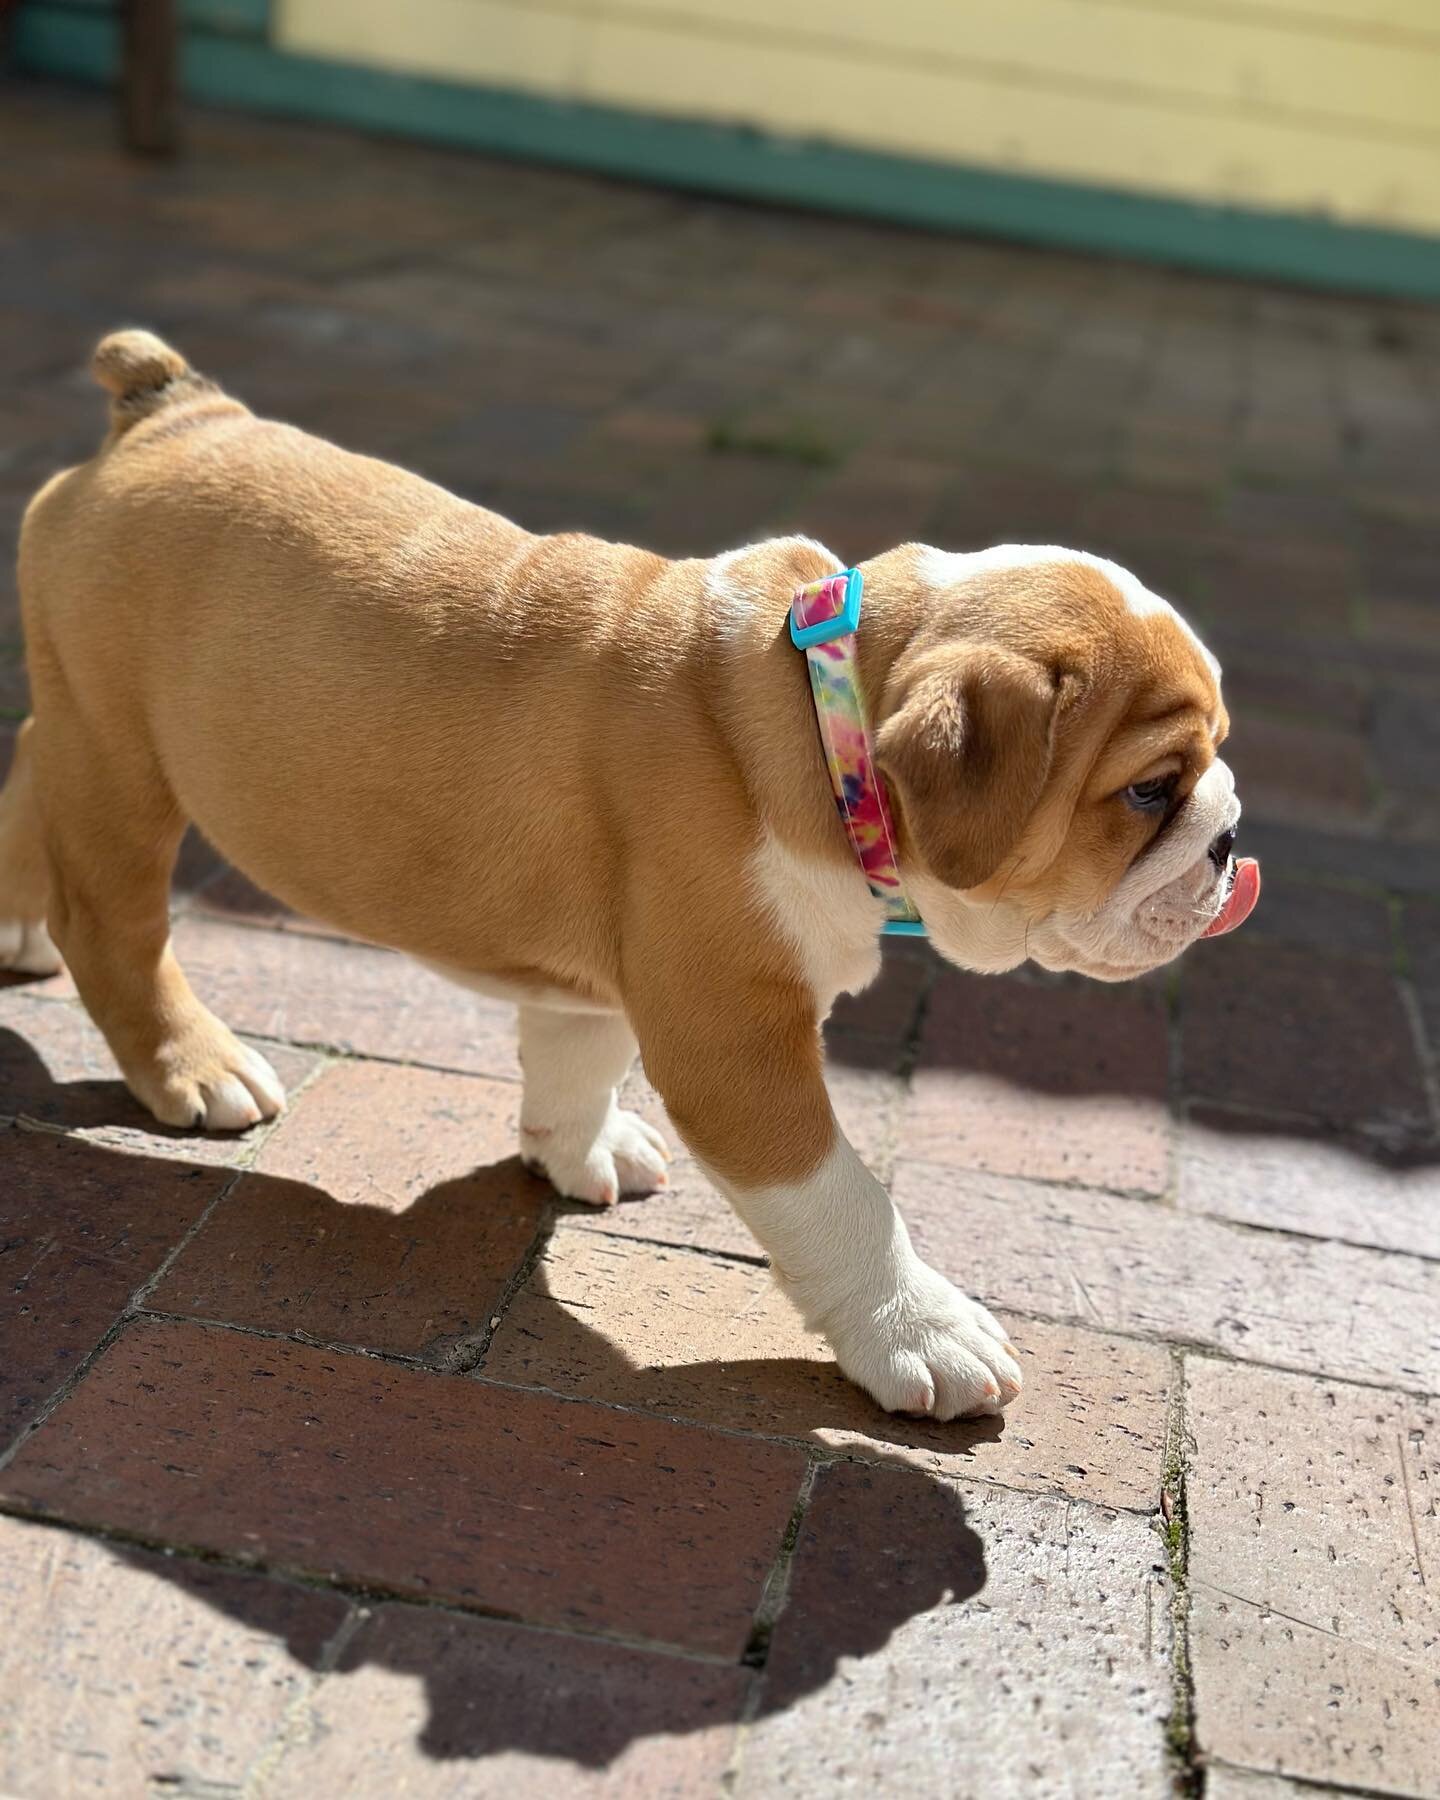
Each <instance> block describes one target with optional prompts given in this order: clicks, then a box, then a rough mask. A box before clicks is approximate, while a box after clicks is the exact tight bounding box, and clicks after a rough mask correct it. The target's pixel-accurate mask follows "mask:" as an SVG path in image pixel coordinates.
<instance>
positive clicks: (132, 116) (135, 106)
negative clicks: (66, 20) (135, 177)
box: [120, 0, 180, 156]
mask: <svg viewBox="0 0 1440 1800" xmlns="http://www.w3.org/2000/svg"><path fill="white" fill-rule="evenodd" d="M123 15H124V16H123V24H122V39H123V43H122V49H121V63H120V130H121V134H122V136H123V138H124V141H125V146H126V148H127V149H129V150H138V151H141V152H142V153H143V154H145V155H147V156H173V155H174V154H175V151H176V150H177V148H178V147H179V142H180V96H179V88H180V83H179V73H180V69H179V64H180V34H179V30H178V26H177V21H176V0H123Z"/></svg>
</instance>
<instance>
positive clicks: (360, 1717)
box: [265, 1604, 751, 1800]
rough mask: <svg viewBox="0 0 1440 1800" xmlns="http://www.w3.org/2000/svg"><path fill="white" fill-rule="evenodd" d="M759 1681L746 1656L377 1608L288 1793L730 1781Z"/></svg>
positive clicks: (631, 1790) (287, 1775)
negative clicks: (742, 1660) (709, 1658)
mask: <svg viewBox="0 0 1440 1800" xmlns="http://www.w3.org/2000/svg"><path fill="white" fill-rule="evenodd" d="M750 1686H751V1677H750V1675H749V1672H748V1670H746V1669H743V1668H741V1667H739V1666H737V1665H733V1664H732V1665H729V1666H726V1665H717V1664H715V1663H706V1662H693V1661H687V1660H686V1659H684V1658H682V1657H678V1656H665V1655H656V1654H654V1653H652V1652H649V1651H645V1650H637V1649H633V1648H631V1647H629V1646H627V1645H619V1644H611V1643H606V1642H604V1641H602V1640H599V1639H595V1638H580V1637H571V1636H565V1635H562V1634H560V1633H558V1632H553V1631H536V1630H534V1629H531V1628H527V1627H521V1626H514V1625H502V1624H499V1623H497V1622H496V1621H494V1620H490V1619H474V1618H464V1617H461V1616H460V1615H458V1614H456V1613H450V1612H439V1611H436V1610H435V1609H433V1608H420V1607H413V1606H397V1605H393V1604H391V1605H384V1606H379V1607H377V1608H375V1610H374V1612H373V1614H372V1615H371V1616H370V1617H369V1618H368V1619H367V1620H366V1621H365V1623H364V1624H363V1625H362V1626H361V1628H360V1630H359V1631H358V1632H357V1633H356V1634H355V1636H354V1637H353V1638H352V1639H351V1640H350V1642H349V1643H348V1644H347V1646H346V1648H345V1652H344V1655H343V1656H342V1658H341V1660H340V1662H339V1664H338V1666H337V1668H336V1672H335V1675H334V1677H333V1678H332V1679H331V1680H329V1681H327V1682H326V1683H325V1685H324V1687H323V1688H322V1689H321V1690H320V1692H319V1693H318V1694H317V1695H316V1697H315V1700H314V1702H313V1703H312V1705H311V1706H310V1707H309V1708H308V1709H307V1711H306V1713H305V1715H304V1716H303V1717H302V1718H301V1720H300V1721H299V1722H298V1724H297V1726H296V1728H295V1729H294V1730H292V1732H291V1734H290V1743H289V1745H288V1747H287V1749H286V1752H285V1754H284V1756H283V1758H282V1759H281V1760H280V1761H279V1763H278V1764H277V1765H276V1766H275V1768H274V1772H273V1774H272V1775H271V1776H270V1778H269V1781H268V1783H267V1786H266V1790H265V1791H266V1792H267V1793H268V1794H271V1795H274V1796H276V1797H277V1800H310V1797H311V1796H313V1795H316V1794H345V1795H347V1796H349V1797H351V1800H391V1796H393V1795H396V1794H427V1795H428V1794H437V1795H439V1794H443V1795H453V1796H456V1800H459V1796H462V1795H464V1796H471V1795H483V1796H486V1797H487V1800H489V1797H490V1796H495V1797H497V1800H503V1797H504V1796H506V1795H510V1794H514V1793H515V1792H516V1791H517V1790H518V1791H520V1792H531V1791H534V1792H537V1793H540V1792H543V1793H545V1794H546V1795H555V1796H557V1797H560V1800H568V1796H570V1795H575V1796H578V1797H581V1800H592V1797H600V1796H611V1797H612V1800H620V1797H621V1796H623V1800H632V1797H633V1796H636V1795H641V1796H645V1800H650V1797H651V1796H654V1797H655V1800H660V1797H661V1796H664V1795H670V1794H684V1793H698V1792H701V1791H705V1790H708V1789H714V1790H716V1791H718V1789H719V1786H720V1780H721V1777H722V1776H723V1775H724V1773H725V1770H726V1767H727V1765H728V1764H729V1762H730V1760H731V1757H732V1755H733V1753H734V1749H735V1743H736V1738H737V1735H738V1725H739V1720H740V1716H741V1713H742V1710H743V1708H744V1705H745V1702H746V1699H747V1698H748V1695H749V1691H750Z"/></svg>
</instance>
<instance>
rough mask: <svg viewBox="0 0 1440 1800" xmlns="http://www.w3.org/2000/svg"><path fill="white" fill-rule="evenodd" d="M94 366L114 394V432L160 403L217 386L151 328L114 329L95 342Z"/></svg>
mask: <svg viewBox="0 0 1440 1800" xmlns="http://www.w3.org/2000/svg"><path fill="white" fill-rule="evenodd" d="M90 368H91V370H92V372H93V373H94V376H95V379H96V380H97V381H98V382H99V383H100V385H101V387H103V388H104V389H105V390H106V392H107V393H108V394H109V395H110V428H111V430H112V431H113V433H114V435H115V436H116V437H119V436H121V434H122V433H124V432H126V431H128V430H129V429H130V427H131V426H132V425H138V424H139V423H140V421H141V420H142V419H148V418H149V417H150V415H151V413H154V412H158V411H159V409H160V408H161V407H162V406H168V405H170V403H171V402H172V401H174V400H178V399H181V398H190V397H192V396H193V395H194V394H195V393H196V392H198V391H200V390H203V389H207V388H210V387H212V385H213V384H212V383H210V382H208V381H206V380H205V378H204V376H203V375H197V374H196V373H195V371H194V370H193V369H192V368H191V367H190V365H189V363H187V362H186V360H185V358H184V357H183V356H182V355H181V354H180V352H179V351H178V350H172V349H171V348H170V346H169V345H168V344H166V343H164V342H162V341H161V339H159V338H158V337H156V336H155V334H154V333H153V332H151V331H112V332H111V334H110V336H109V337H107V338H102V339H101V341H100V343H99V345H98V346H97V347H96V350H95V355H94V356H93V357H92V359H91V362H90Z"/></svg>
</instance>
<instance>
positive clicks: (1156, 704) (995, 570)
mask: <svg viewBox="0 0 1440 1800" xmlns="http://www.w3.org/2000/svg"><path fill="white" fill-rule="evenodd" d="M916 573H917V575H918V576H919V578H920V581H921V583H922V584H923V586H924V587H925V588H926V589H927V590H928V592H929V594H930V596H931V604H932V607H933V609H934V610H933V613H932V617H931V628H932V630H933V631H934V632H935V633H936V634H937V635H940V636H946V635H949V634H950V633H951V632H959V633H962V634H969V633H973V632H975V631H976V630H977V629H978V630H980V631H982V632H984V633H986V634H987V635H990V634H993V636H994V638H995V639H996V640H997V641H999V642H1001V643H1004V644H1006V645H1007V646H1009V647H1010V648H1012V649H1015V650H1018V651H1020V652H1021V653H1023V654H1026V655H1028V656H1031V657H1033V658H1036V659H1037V660H1040V661H1042V662H1049V663H1050V664H1051V666H1052V667H1053V668H1054V669H1055V670H1056V672H1057V673H1070V674H1074V675H1076V676H1079V677H1081V678H1082V680H1083V679H1087V678H1088V679H1090V680H1093V681H1097V682H1101V683H1104V684H1105V685H1106V686H1107V687H1108V688H1109V689H1110V690H1111V691H1112V692H1118V691H1119V690H1122V689H1128V690H1129V691H1130V692H1131V694H1132V695H1133V696H1134V698H1135V700H1136V701H1137V702H1138V703H1139V705H1140V709H1141V710H1142V711H1144V710H1146V706H1147V701H1146V698H1145V696H1146V695H1147V693H1148V695H1149V697H1150V700H1149V704H1150V705H1151V706H1153V716H1154V717H1157V718H1158V717H1161V716H1163V715H1165V714H1174V713H1176V712H1179V711H1181V710H1182V709H1184V710H1189V709H1193V710H1194V712H1195V713H1197V714H1198V715H1199V716H1200V717H1201V718H1202V719H1203V720H1204V727H1205V729H1206V731H1207V732H1208V734H1209V735H1210V736H1211V737H1212V738H1215V739H1218V738H1220V737H1223V736H1224V733H1225V730H1226V728H1227V724H1228V721H1227V720H1226V717H1225V712H1224V707H1223V705H1222V703H1221V700H1220V665H1219V663H1218V662H1217V661H1216V660H1215V658H1214V656H1212V655H1211V653H1210V651H1209V650H1208V649H1206V647H1205V645H1204V644H1203V643H1202V642H1201V641H1200V639H1199V637H1198V636H1197V635H1196V633H1195V632H1194V631H1193V630H1192V628H1191V627H1190V625H1189V624H1188V623H1187V622H1186V621H1185V620H1184V619H1183V618H1182V617H1181V616H1180V614H1179V613H1178V612H1177V611H1176V610H1175V608H1174V607H1173V606H1172V605H1171V604H1170V602H1169V601H1168V600H1164V599H1162V598H1161V597H1160V596H1159V595H1158V594H1154V593H1152V592H1151V591H1150V589H1149V588H1147V587H1146V586H1145V585H1144V583H1143V582H1141V581H1140V580H1138V579H1137V577H1136V576H1134V575H1132V574H1131V573H1130V571H1129V570H1128V569H1125V568H1122V567H1121V566H1120V564H1119V563H1114V562H1110V561H1108V560H1107V559H1106V558H1104V557H1100V556H1092V555H1090V554H1089V553H1087V552H1085V551H1079V550H1067V549H1062V548H1060V547H1059V546H1058V545H1053V544H1005V545H1001V546H1000V547H999V548H997V549H993V550H983V551H978V552H975V553H965V552H953V551H944V550H932V549H928V548H927V549H925V550H923V551H922V552H921V554H920V556H919V558H918V563H917V568H916Z"/></svg>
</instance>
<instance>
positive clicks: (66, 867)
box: [35, 704, 285, 1131]
mask: <svg viewBox="0 0 1440 1800" xmlns="http://www.w3.org/2000/svg"><path fill="white" fill-rule="evenodd" d="M40 725H41V732H40V736H39V740H38V744H37V751H38V754H37V756H36V764H35V778H36V782H37V786H38V792H39V799H40V805H41V808H42V811H43V816H44V824H45V845H46V850H47V853H48V858H49V877H50V906H49V919H50V929H51V931H52V933H53V934H54V937H55V941H56V943H57V944H58V945H59V948H60V951H61V954H62V955H63V956H64V958H65V961H66V962H67V963H68V965H69V967H70V973H71V974H72V975H73V976H74V978H75V985H76V986H77V987H78V988H79V990H80V998H81V999H82V1000H83V1001H84V1002H85V1005H86V1008H87V1009H88V1011H89V1013H90V1016H91V1018H92V1019H94V1021H95V1023H96V1024H97V1025H98V1026H99V1027H100V1029H101V1031H102V1032H104V1034H105V1040H106V1042H107V1043H108V1044H109V1046H110V1049H111V1052H112V1053H113V1055H114V1057H115V1060H116V1062H117V1063H119V1065H120V1071H121V1073H122V1074H123V1075H124V1077H125V1082H126V1085H127V1086H128V1087H129V1089H130V1091H131V1093H133V1094H134V1095H135V1097H136V1099H137V1100H139V1101H140V1103H141V1104H142V1105H143V1106H146V1107H148V1108H149V1110H150V1111H151V1112H152V1113H154V1115H155V1117H156V1118H157V1119H159V1120H160V1122H161V1124H163V1125H176V1126H183V1127H187V1128H191V1129H193V1128H195V1127H197V1126H204V1127H206V1128H207V1129H209V1130H211V1131H236V1130H242V1129H243V1128H244V1127H246V1126H247V1125H254V1124H256V1123H258V1122H259V1121H260V1120H261V1119H269V1118H273V1117H274V1116H275V1115H276V1114H277V1113H278V1112H279V1111H280V1110H281V1108H282V1107H283V1105H284V1103H285V1091H284V1089H283V1088H282V1087H281V1085H280V1081H279V1078H278V1077H277V1075H276V1074H275V1071H274V1070H273V1069H272V1068H271V1067H270V1065H269V1063H267V1062H266V1061H265V1059H264V1057H262V1056H259V1055H257V1054H256V1053H255V1051H253V1050H249V1049H247V1048H246V1047H245V1045H243V1044H242V1043H240V1041H239V1040H238V1039H237V1038H235V1037H234V1036H232V1034H231V1033H230V1032H229V1031H228V1030H227V1029H226V1028H225V1026H224V1025H222V1024H221V1023H220V1021H219V1020H218V1019H217V1018H216V1017H215V1016H214V1015H213V1013H210V1012H208V1011H207V1010H206V1008H205V1007H203V1006H202V1005H201V1004H200V1002H199V1001H198V1000H197V999H196V998H195V995H194V993H193V992H192V991H191V988H190V984H189V982H188V981H186V979H185V976H184V974H183V972H182V971H181V968H180V965H179V963H178V962H176V960H175V954H174V951H173V950H172V948H171V945H170V916H169V901H170V874H171V870H172V868H173V866H174V862H175V853H176V851H177V849H178V848H179V844H180V838H181V834H182V833H183V831H184V829H185V820H184V818H183V816H182V815H181V812H180V809H179V807H178V806H177V804H176V802H175V799H174V796H173V795H172V794H171V792H170V790H169V787H168V785H167V783H166V782H165V779H164V777H163V775H162V774H161V772H160V770H159V769H158V767H156V766H155V764H154V762H153V759H152V758H151V757H150V755H149V752H148V751H147V750H146V749H144V748H143V747H139V746H136V745H135V744H134V743H133V742H131V743H126V742H123V741H122V742H107V743H106V744H104V745H103V746H102V745H101V744H100V743H99V742H97V741H96V739H95V738H94V737H93V736H92V735H91V733H90V732H89V730H88V729H87V728H86V726H85V724H84V723H83V722H82V721H81V720H80V719H79V718H78V717H76V716H75V715H74V714H72V713H71V712H70V711H69V709H68V708H65V707H63V706H62V705H60V704H53V705H51V706H50V707H49V708H48V709H47V710H44V711H42V714H41V719H40Z"/></svg>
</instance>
